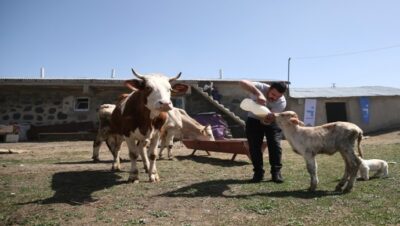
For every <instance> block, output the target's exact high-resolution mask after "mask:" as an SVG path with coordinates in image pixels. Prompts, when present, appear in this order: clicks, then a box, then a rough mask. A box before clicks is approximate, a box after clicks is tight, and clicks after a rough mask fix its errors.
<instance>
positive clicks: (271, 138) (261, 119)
mask: <svg viewBox="0 0 400 226" xmlns="http://www.w3.org/2000/svg"><path fill="white" fill-rule="evenodd" d="M240 86H241V87H242V88H243V89H244V90H246V91H247V92H248V93H249V94H250V98H251V99H252V100H254V101H255V102H257V103H258V104H259V105H260V106H261V105H262V106H264V107H265V106H267V107H268V108H269V109H270V110H271V111H272V113H271V112H269V113H266V114H263V115H256V114H254V113H252V112H251V111H249V113H248V117H247V120H246V137H247V141H248V144H249V152H250V156H251V162H252V163H253V171H254V174H253V178H252V180H251V182H254V183H257V182H260V181H262V180H263V179H264V166H263V165H264V164H263V155H262V149H261V147H262V144H263V139H264V136H265V137H266V138H267V144H268V154H269V155H268V157H269V164H270V166H271V170H270V173H271V175H272V181H274V182H275V183H282V182H283V177H282V175H281V168H282V148H281V139H282V132H281V129H280V128H279V127H278V126H277V124H276V123H275V122H274V114H273V113H279V112H282V111H283V110H284V109H285V108H286V99H285V97H284V95H283V94H284V93H285V92H286V84H285V83H281V82H279V83H277V82H276V83H272V84H271V85H267V84H265V83H261V82H251V81H248V80H242V81H240Z"/></svg>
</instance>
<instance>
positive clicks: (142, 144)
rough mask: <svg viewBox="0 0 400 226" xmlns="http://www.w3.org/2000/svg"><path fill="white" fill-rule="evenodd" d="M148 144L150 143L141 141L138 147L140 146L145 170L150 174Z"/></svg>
mask: <svg viewBox="0 0 400 226" xmlns="http://www.w3.org/2000/svg"><path fill="white" fill-rule="evenodd" d="M147 144H148V141H147V140H145V141H140V142H138V143H137V145H138V146H139V149H140V157H141V158H142V162H143V169H144V171H145V172H146V173H148V172H149V165H150V163H149V156H148V154H147Z"/></svg>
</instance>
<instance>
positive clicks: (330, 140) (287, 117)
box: [275, 111, 363, 192]
mask: <svg viewBox="0 0 400 226" xmlns="http://www.w3.org/2000/svg"><path fill="white" fill-rule="evenodd" d="M275 121H276V123H277V124H278V125H279V127H281V128H282V131H283V133H284V134H285V137H286V139H287V140H288V142H289V143H290V145H291V146H292V148H293V151H294V152H296V153H297V154H299V155H301V156H303V157H304V159H305V160H306V164H307V170H308V173H309V174H310V177H311V183H310V188H309V190H310V191H315V189H316V188H317V184H318V176H317V162H316V160H315V157H316V155H317V154H328V155H332V154H334V153H336V152H339V153H340V155H341V156H342V158H343V160H344V163H345V172H344V175H343V177H342V179H341V180H340V181H339V183H338V184H337V186H336V191H343V192H350V191H351V189H352V188H353V184H354V182H355V179H356V176H357V171H358V169H359V167H360V164H361V159H360V158H359V157H358V156H357V155H356V154H355V150H354V149H355V143H356V142H357V146H358V153H359V155H360V157H362V150H361V147H360V142H361V140H362V135H363V131H362V130H361V129H360V128H359V127H358V126H357V125H355V124H353V123H349V122H333V123H328V124H324V125H321V126H315V127H304V126H303V124H302V123H301V122H300V121H299V119H298V117H297V114H296V113H295V112H293V111H285V112H282V113H277V114H275Z"/></svg>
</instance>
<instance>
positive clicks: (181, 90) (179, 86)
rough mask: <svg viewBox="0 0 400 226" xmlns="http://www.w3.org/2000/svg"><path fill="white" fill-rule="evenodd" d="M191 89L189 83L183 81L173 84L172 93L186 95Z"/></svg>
mask: <svg viewBox="0 0 400 226" xmlns="http://www.w3.org/2000/svg"><path fill="white" fill-rule="evenodd" d="M188 90H189V85H186V84H183V83H176V84H174V85H173V86H172V95H174V96H180V95H184V94H185V93H186V92H187V91H188Z"/></svg>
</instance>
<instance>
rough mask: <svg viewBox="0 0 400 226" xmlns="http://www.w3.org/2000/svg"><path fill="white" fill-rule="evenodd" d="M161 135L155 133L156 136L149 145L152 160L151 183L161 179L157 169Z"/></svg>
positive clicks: (150, 169) (150, 168)
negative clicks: (158, 146)
mask: <svg viewBox="0 0 400 226" xmlns="http://www.w3.org/2000/svg"><path fill="white" fill-rule="evenodd" d="M159 136H160V135H159V133H155V134H154V136H153V137H152V138H151V140H150V145H149V149H148V151H149V154H150V155H149V158H150V167H149V180H150V182H157V181H160V177H159V176H158V172H157V167H156V159H157V151H158V149H157V145H158V140H159Z"/></svg>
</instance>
